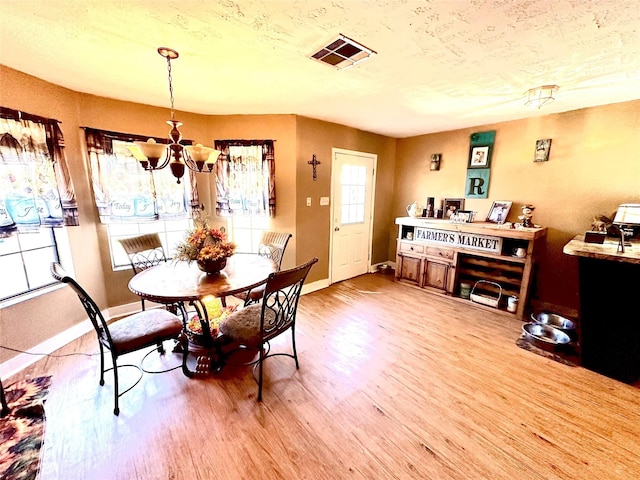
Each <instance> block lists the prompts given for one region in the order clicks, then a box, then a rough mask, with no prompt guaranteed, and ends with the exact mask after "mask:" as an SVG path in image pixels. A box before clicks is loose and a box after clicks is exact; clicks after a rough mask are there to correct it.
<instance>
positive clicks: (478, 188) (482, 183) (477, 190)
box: [464, 168, 490, 198]
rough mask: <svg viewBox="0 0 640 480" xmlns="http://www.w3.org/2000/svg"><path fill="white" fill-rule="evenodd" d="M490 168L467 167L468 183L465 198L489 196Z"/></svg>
mask: <svg viewBox="0 0 640 480" xmlns="http://www.w3.org/2000/svg"><path fill="white" fill-rule="evenodd" d="M489 173H490V169H488V168H469V169H467V185H466V186H465V190H464V196H465V198H488V195H489V176H490V175H489Z"/></svg>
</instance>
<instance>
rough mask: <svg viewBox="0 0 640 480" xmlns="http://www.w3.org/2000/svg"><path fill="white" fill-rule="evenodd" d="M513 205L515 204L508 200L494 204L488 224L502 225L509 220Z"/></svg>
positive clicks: (488, 217)
mask: <svg viewBox="0 0 640 480" xmlns="http://www.w3.org/2000/svg"><path fill="white" fill-rule="evenodd" d="M512 204H513V202H510V201H508V200H498V201H495V202H493V204H492V205H491V208H490V209H489V213H488V214H487V222H491V223H497V224H498V225H502V224H503V223H504V222H505V221H506V220H507V216H508V215H509V210H511V205H512Z"/></svg>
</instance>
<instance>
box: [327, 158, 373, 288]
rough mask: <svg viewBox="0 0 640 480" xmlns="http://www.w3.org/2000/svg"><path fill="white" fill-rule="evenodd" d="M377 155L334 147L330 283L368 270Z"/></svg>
mask: <svg viewBox="0 0 640 480" xmlns="http://www.w3.org/2000/svg"><path fill="white" fill-rule="evenodd" d="M376 160H377V155H374V154H371V153H362V152H353V151H350V150H342V149H337V148H334V149H333V152H332V168H331V172H332V173H331V192H332V201H331V205H332V209H331V212H332V216H331V223H332V225H331V228H332V232H331V272H330V281H331V283H335V282H339V281H341V280H346V279H347V278H352V277H355V276H358V275H362V274H363V273H367V272H368V271H369V259H370V256H371V229H372V221H371V219H372V217H373V211H372V205H373V185H374V175H375V163H376Z"/></svg>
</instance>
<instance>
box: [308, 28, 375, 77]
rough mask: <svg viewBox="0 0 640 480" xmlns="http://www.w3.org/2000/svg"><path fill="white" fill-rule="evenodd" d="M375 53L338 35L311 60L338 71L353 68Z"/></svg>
mask: <svg viewBox="0 0 640 480" xmlns="http://www.w3.org/2000/svg"><path fill="white" fill-rule="evenodd" d="M375 54H376V52H374V51H373V50H371V49H369V48H367V47H365V46H364V45H360V44H359V43H358V42H356V41H354V40H351V39H350V38H347V37H345V36H344V35H339V36H338V38H337V39H335V40H333V41H332V42H331V43H330V44H329V45H327V46H326V47H323V48H321V49H320V50H319V51H317V52H316V53H314V54H313V55H311V58H313V59H314V60H318V61H319V62H323V63H327V64H329V65H331V66H333V67H336V68H337V69H338V70H342V69H344V68H349V67H353V66H354V65H355V64H357V63H360V62H362V61H363V60H366V59H367V58H369V57H372V56H373V55H375Z"/></svg>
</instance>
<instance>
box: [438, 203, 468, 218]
mask: <svg viewBox="0 0 640 480" xmlns="http://www.w3.org/2000/svg"><path fill="white" fill-rule="evenodd" d="M443 208H444V212H443V218H444V219H449V218H451V214H453V213H458V211H459V210H462V209H463V208H464V198H445V199H444V205H443Z"/></svg>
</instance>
